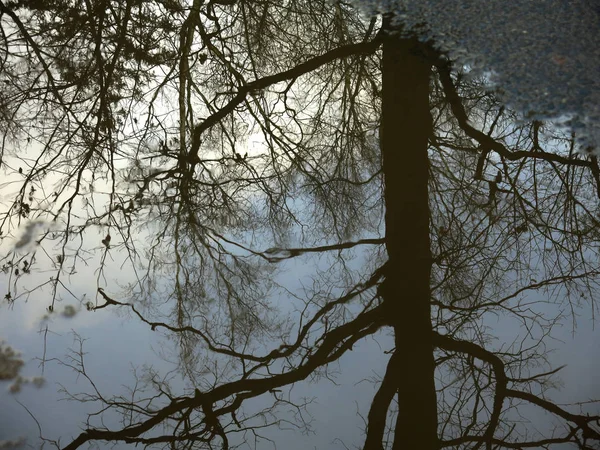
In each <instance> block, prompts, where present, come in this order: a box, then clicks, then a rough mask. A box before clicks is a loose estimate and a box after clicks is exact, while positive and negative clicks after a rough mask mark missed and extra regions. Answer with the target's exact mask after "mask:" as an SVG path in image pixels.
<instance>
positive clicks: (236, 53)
mask: <svg viewBox="0 0 600 450" xmlns="http://www.w3.org/2000/svg"><path fill="white" fill-rule="evenodd" d="M0 26H1V30H0V31H2V35H1V36H0V39H1V41H0V83H2V84H4V85H6V89H5V90H3V91H2V93H0V132H1V133H2V137H3V140H2V144H1V145H2V147H1V151H2V153H1V158H0V168H1V169H2V170H3V171H4V178H3V181H2V184H1V185H0V187H1V188H2V194H3V199H4V201H5V202H6V203H5V204H4V205H3V209H2V210H1V211H0V232H1V234H0V238H1V239H2V251H3V253H2V255H0V258H1V259H0V264H1V268H2V270H3V272H4V275H3V276H4V277H5V279H6V280H5V281H6V283H5V286H7V291H6V293H5V294H4V299H5V302H6V303H9V304H12V303H14V302H16V301H24V300H25V299H26V298H29V297H30V296H32V295H36V294H37V293H39V292H43V293H47V292H48V291H49V294H50V295H49V298H51V300H50V301H49V302H48V306H47V311H48V314H49V315H52V314H54V313H56V312H57V308H58V306H60V301H61V300H62V298H63V296H65V297H66V296H70V297H72V298H73V299H76V300H78V301H80V302H81V303H84V304H85V306H86V307H87V309H88V310H89V311H90V314H91V313H92V312H93V311H98V310H111V311H121V312H127V313H128V314H129V320H132V321H136V322H139V323H141V324H144V326H147V327H148V328H149V329H151V330H153V331H156V332H157V333H163V334H164V336H165V337H167V338H170V339H172V340H173V341H174V342H176V347H177V352H178V353H177V355H176V360H177V364H176V372H177V374H178V375H180V376H181V377H182V378H183V379H184V380H185V383H186V384H185V387H181V388H174V387H172V386H171V385H170V383H169V380H168V377H165V376H162V375H161V374H159V373H158V372H156V371H154V369H147V370H146V371H145V372H143V373H136V374H135V376H136V380H137V381H138V383H137V384H136V386H135V387H133V388H131V391H130V392H129V395H127V396H126V395H119V394H116V393H106V392H102V391H101V389H100V388H99V387H98V385H97V384H96V383H95V381H94V379H95V377H96V376H97V375H96V374H93V373H90V372H89V371H88V368H87V366H86V364H85V361H84V354H85V351H84V346H83V341H84V339H83V338H82V337H77V341H76V342H77V344H78V348H77V349H75V350H74V351H73V353H71V354H70V355H68V357H67V358H65V359H63V360H61V361H55V360H53V361H54V362H58V363H59V364H63V365H64V366H66V367H68V368H70V369H72V370H73V371H75V372H76V373H77V374H78V375H79V376H80V377H81V378H82V379H84V380H86V381H87V383H89V391H86V392H82V393H74V392H72V388H71V387H70V386H64V387H63V393H64V395H65V396H66V397H67V398H69V399H71V400H76V401H80V402H84V403H88V404H89V406H90V407H93V408H96V409H95V411H94V412H92V413H90V415H89V417H88V419H87V421H86V424H85V428H84V431H82V432H81V433H80V434H79V435H78V436H76V437H75V438H73V439H72V440H71V441H69V442H67V443H66V444H65V443H64V439H63V441H58V440H50V439H49V438H47V437H45V436H44V439H46V442H49V443H51V444H53V445H55V446H56V447H59V448H67V449H76V448H80V447H82V446H86V445H87V444H94V443H99V445H105V444H106V445H110V444H112V443H116V442H121V443H126V444H132V445H138V444H142V445H144V446H149V447H150V446H151V447H160V448H214V447H221V448H225V449H229V448H235V447H238V446H240V445H244V444H247V445H249V446H252V445H254V444H253V443H251V442H250V441H251V439H250V437H258V436H260V437H261V438H264V439H270V438H269V433H268V429H270V428H272V427H280V428H284V427H292V428H297V429H299V430H301V431H308V430H310V407H311V406H310V400H306V401H305V400H298V399H296V398H294V397H293V396H292V395H291V390H292V388H293V386H294V385H295V384H297V383H309V382H312V381H317V380H318V379H321V380H325V381H326V380H329V379H330V378H331V370H332V369H331V366H332V364H333V363H335V362H337V361H339V360H340V358H341V357H342V356H343V355H347V354H350V352H351V350H352V349H353V346H354V345H357V344H359V343H361V342H362V341H364V339H365V338H366V337H368V336H374V335H376V334H381V333H382V332H385V333H388V334H389V335H390V336H391V342H393V344H392V345H393V346H394V348H393V349H392V350H391V351H387V352H383V351H382V353H385V354H389V355H390V356H389V359H388V361H387V367H386V368H385V369H384V368H383V367H382V368H380V369H381V370H380V372H381V373H382V376H381V379H379V380H377V383H378V386H377V389H376V393H375V395H374V397H373V400H372V402H371V404H370V405H367V406H366V409H368V414H367V415H366V418H365V430H364V431H365V440H364V443H359V444H358V445H359V446H361V447H363V448H364V449H366V450H372V449H373V450H375V449H377V450H379V449H381V448H392V449H395V450H398V449H404V448H425V449H435V450H437V449H440V448H457V449H459V448H461V449H462V448H474V449H479V448H486V449H489V450H491V449H492V448H509V449H512V448H515V449H517V448H529V447H542V448H550V447H552V446H557V445H560V444H565V443H569V444H571V445H574V446H577V447H578V448H580V449H590V448H597V447H598V445H600V428H599V423H600V416H598V415H594V414H592V415H587V414H584V412H583V409H580V411H575V409H576V408H575V407H574V406H573V405H571V406H564V405H558V404H556V403H553V401H552V387H553V383H554V381H555V379H556V377H557V376H558V375H560V372H559V370H560V368H555V367H552V364H551V360H550V358H549V356H548V354H549V353H548V348H547V346H546V345H547V342H548V340H549V339H551V338H552V336H553V333H554V328H555V327H556V326H557V325H558V324H560V323H562V321H564V320H569V319H571V320H574V319H575V317H576V315H577V311H578V309H579V308H580V307H588V308H591V309H592V311H594V308H595V304H594V302H593V301H594V299H595V297H596V296H597V295H598V276H599V275H600V266H599V264H598V260H597V256H596V255H595V254H594V252H595V251H597V249H598V244H597V243H598V242H599V239H600V231H598V230H600V226H599V223H598V217H600V216H599V213H600V210H599V209H598V206H599V205H598V198H600V195H599V194H598V193H599V192H600V169H599V167H598V161H597V159H596V158H595V157H592V156H589V155H582V154H580V153H578V152H577V148H576V144H575V143H576V139H575V136H573V135H570V134H568V133H567V132H565V131H563V130H557V129H555V128H553V127H552V126H551V125H549V124H545V123H542V122H540V121H530V122H527V121H525V120H523V119H522V118H520V117H518V115H517V114H516V113H514V112H513V111H511V110H510V108H509V107H507V106H506V105H503V104H501V102H500V101H499V100H498V98H497V96H496V95H495V93H494V91H493V90H492V89H491V88H490V87H489V86H487V85H486V83H485V80H483V79H477V78H474V77H469V76H467V75H466V74H465V73H464V68H462V67H460V66H457V65H456V63H455V62H453V61H451V60H449V58H448V56H447V55H445V54H442V53H440V52H439V51H438V50H437V49H436V46H435V42H422V41H420V40H419V39H417V38H416V37H415V36H414V35H413V34H412V31H410V30H404V29H403V28H402V23H401V20H400V19H399V18H396V17H393V14H384V15H382V16H377V17H365V16H364V15H362V14H361V12H360V11H359V10H357V9H356V8H354V7H353V6H351V5H349V4H347V3H344V2H337V1H336V2H330V1H325V0H323V1H308V0H291V1H288V2H267V1H262V0H259V1H253V2H249V1H245V0H238V1H225V0H223V1H200V0H193V1H184V0H155V1H147V2H139V1H135V0H126V1H124V2H116V1H108V0H86V1H84V2H78V3H77V2H76V3H73V2H68V1H64V0H53V1H50V2H36V1H29V0H20V1H11V2H8V1H1V2H0ZM5 193H6V196H5V195H4V194H5ZM11 238H12V239H13V241H11V240H10V239H11ZM357 261H358V262H359V263H357ZM88 267H89V268H90V269H87V268H88ZM298 268H301V270H300V269H298ZM47 270H50V271H51V272H52V275H51V276H50V277H49V276H47V273H46V271H47ZM80 270H81V271H82V273H85V276H89V277H92V278H94V280H95V282H94V283H92V284H93V286H92V287H91V288H90V290H89V292H88V293H89V295H90V299H89V300H87V299H86V300H82V299H81V297H80V295H79V294H78V293H77V292H74V291H73V290H71V288H70V283H69V281H70V280H72V279H73V276H75V275H76V274H77V273H78V272H79V271H80ZM40 274H41V275H42V277H40ZM305 275H306V276H305ZM78 276H79V275H78ZM286 276H287V279H286ZM306 279H310V282H305V280H306ZM301 283H304V284H302V286H301V287H298V284H301ZM494 321H495V322H494ZM494 323H496V325H493V324H494ZM505 324H506V326H507V327H509V328H510V329H515V330H518V331H516V332H515V335H514V336H513V338H511V339H512V340H511V341H509V342H504V341H499V340H497V339H494V337H495V336H496V333H498V332H500V331H501V330H499V327H501V326H505ZM495 327H496V328H495ZM88 357H90V356H88ZM92 357H93V356H92ZM348 357H350V356H348ZM46 362H49V361H43V363H46ZM219 365H220V366H219ZM218 366H219V367H221V368H222V367H225V369H220V368H217V367H218ZM209 368H210V369H209ZM342 375H343V376H346V375H348V376H351V374H342ZM352 381H357V380H352ZM258 400H260V402H261V405H266V406H261V408H262V409H260V410H259V411H258V412H248V411H251V407H250V406H249V405H253V404H255V403H253V402H257V401H258ZM532 407H535V408H536V409H538V410H540V411H544V412H547V413H550V414H552V415H553V416H554V417H555V418H556V420H557V421H558V422H557V423H559V424H560V425H559V426H557V427H556V429H555V430H554V431H549V432H548V433H547V434H543V433H538V434H536V433H535V432H534V431H532V430H529V429H528V427H527V422H526V420H525V419H524V418H523V417H525V416H526V415H527V414H528V412H529V411H530V410H531V409H530V408H532ZM290 411H291V412H290ZM333 413H335V412H332V414H333ZM115 416H119V417H120V418H121V422H120V425H119V426H105V425H104V422H102V419H103V418H105V417H115ZM96 419H100V421H97V420H96ZM352 444H356V443H352Z"/></svg>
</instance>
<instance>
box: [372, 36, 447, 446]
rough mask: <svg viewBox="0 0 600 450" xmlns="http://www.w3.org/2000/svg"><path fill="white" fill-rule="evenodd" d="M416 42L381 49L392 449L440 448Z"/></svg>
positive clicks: (424, 73)
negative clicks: (394, 398)
mask: <svg viewBox="0 0 600 450" xmlns="http://www.w3.org/2000/svg"><path fill="white" fill-rule="evenodd" d="M418 47H419V46H418V43H417V41H416V40H413V39H405V38H399V37H397V36H393V35H391V36H389V37H388V38H387V39H386V40H385V42H384V45H383V68H382V72H383V97H382V102H383V104H382V135H381V146H382V155H383V173H384V180H385V188H384V189H385V207H386V214H385V226H386V235H385V236H386V247H387V252H388V258H389V259H388V263H387V266H386V280H385V281H384V283H383V285H382V287H381V294H382V297H383V301H384V303H385V304H386V305H387V306H386V307H387V308H389V311H390V313H389V314H390V319H391V320H392V324H393V328H394V333H395V344H396V350H395V352H396V356H397V357H395V358H392V360H391V361H390V363H395V364H398V365H399V367H398V368H397V370H394V371H393V373H395V374H397V378H396V383H397V395H398V404H399V412H398V416H397V420H396V424H395V427H394V428H395V438H394V444H393V449H394V450H400V449H410V448H420V449H436V448H438V437H437V406H436V405H437V403H436V392H435V383H434V368H435V363H434V355H433V342H432V324H431V307H430V300H431V298H430V275H431V263H432V258H431V249H430V238H429V218H430V211H429V203H428V199H429V195H428V188H427V184H428V172H429V160H428V156H427V148H428V137H429V135H430V132H431V115H430V111H429V81H430V74H431V65H430V64H429V63H427V62H426V60H425V58H424V57H422V56H420V55H419V54H418Z"/></svg>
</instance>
